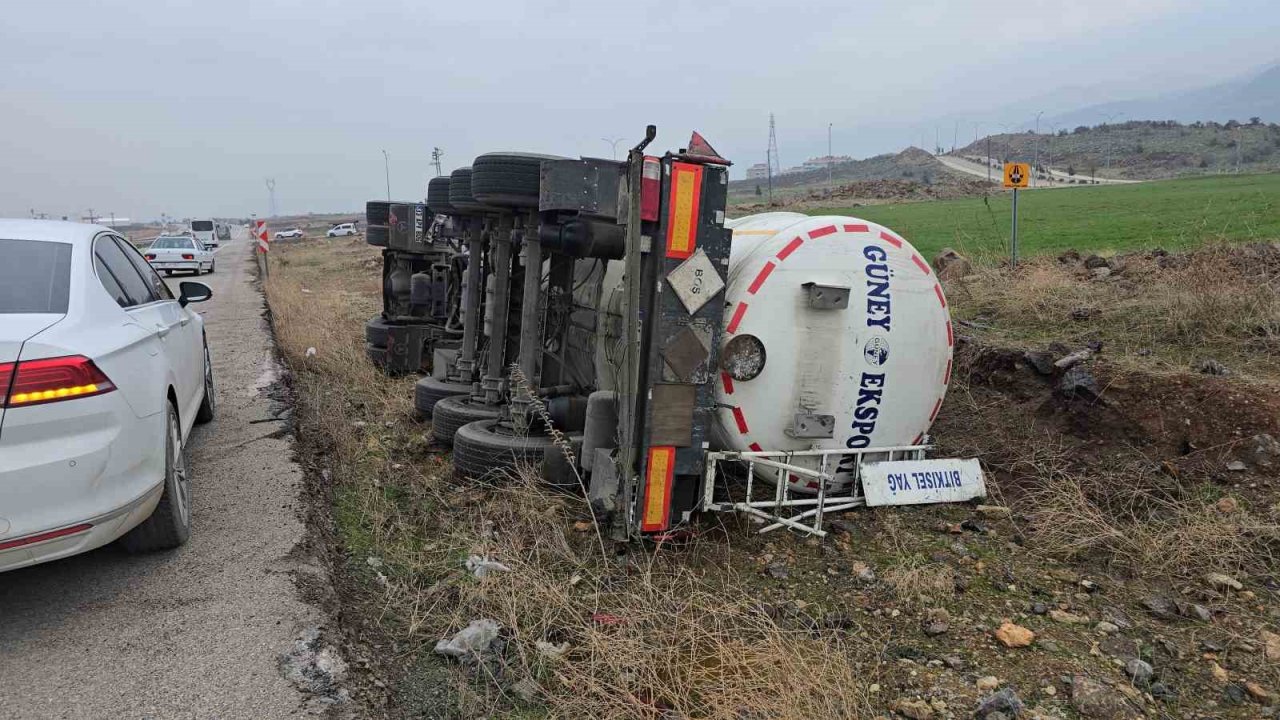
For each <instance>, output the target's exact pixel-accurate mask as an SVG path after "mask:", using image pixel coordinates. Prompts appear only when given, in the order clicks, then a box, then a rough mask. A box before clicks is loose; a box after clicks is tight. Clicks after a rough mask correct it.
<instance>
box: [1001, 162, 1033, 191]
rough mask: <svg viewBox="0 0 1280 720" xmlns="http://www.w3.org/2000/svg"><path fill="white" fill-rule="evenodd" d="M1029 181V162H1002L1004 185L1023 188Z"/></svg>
mask: <svg viewBox="0 0 1280 720" xmlns="http://www.w3.org/2000/svg"><path fill="white" fill-rule="evenodd" d="M1030 183H1031V164H1030V163H1014V162H1007V163H1005V164H1004V186H1005V187H1007V188H1024V187H1027V185H1029V184H1030Z"/></svg>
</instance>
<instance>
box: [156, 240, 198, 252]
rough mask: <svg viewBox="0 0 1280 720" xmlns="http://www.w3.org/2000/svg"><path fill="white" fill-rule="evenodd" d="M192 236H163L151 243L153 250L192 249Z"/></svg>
mask: <svg viewBox="0 0 1280 720" xmlns="http://www.w3.org/2000/svg"><path fill="white" fill-rule="evenodd" d="M192 247H193V246H192V244H191V238H176V237H162V238H156V239H155V242H153V243H151V249H152V250H190V249H191V248H192Z"/></svg>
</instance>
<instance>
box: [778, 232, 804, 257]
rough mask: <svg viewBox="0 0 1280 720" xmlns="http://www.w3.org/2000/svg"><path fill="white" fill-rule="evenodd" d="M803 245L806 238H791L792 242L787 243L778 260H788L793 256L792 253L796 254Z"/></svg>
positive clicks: (779, 252)
mask: <svg viewBox="0 0 1280 720" xmlns="http://www.w3.org/2000/svg"><path fill="white" fill-rule="evenodd" d="M803 244H804V238H802V237H800V236H799V235H797V236H796V237H793V238H791V242H789V243H787V244H786V246H785V247H783V248H782V249H781V250H779V251H778V259H779V260H786V259H787V258H788V257H789V256H790V255H791V253H793V252H795V251H796V249H797V248H799V247H800V246H801V245H803Z"/></svg>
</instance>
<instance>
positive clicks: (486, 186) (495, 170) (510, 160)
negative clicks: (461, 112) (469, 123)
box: [471, 153, 564, 208]
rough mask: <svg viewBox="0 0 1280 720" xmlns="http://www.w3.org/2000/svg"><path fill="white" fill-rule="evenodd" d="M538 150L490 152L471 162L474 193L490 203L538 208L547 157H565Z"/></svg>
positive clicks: (472, 190)
mask: <svg viewBox="0 0 1280 720" xmlns="http://www.w3.org/2000/svg"><path fill="white" fill-rule="evenodd" d="M562 159H564V158H559V157H556V156H555V155H537V154H534V153H486V154H484V155H481V156H480V157H478V158H476V159H475V162H473V163H472V164H471V195H472V196H473V197H475V199H476V200H477V201H479V202H482V203H484V204H486V205H497V206H500V207H521V208H530V207H531V208H536V207H538V187H539V184H540V177H541V173H542V161H543V160H562Z"/></svg>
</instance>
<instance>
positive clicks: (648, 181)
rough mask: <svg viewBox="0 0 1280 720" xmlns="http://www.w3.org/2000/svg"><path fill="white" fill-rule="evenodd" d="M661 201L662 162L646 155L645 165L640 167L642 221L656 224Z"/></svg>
mask: <svg viewBox="0 0 1280 720" xmlns="http://www.w3.org/2000/svg"><path fill="white" fill-rule="evenodd" d="M661 199H662V161H660V160H658V158H656V157H652V156H650V155H645V156H644V165H642V166H641V167H640V219H641V220H647V221H649V222H656V221H657V219H658V206H659V204H660V201H661Z"/></svg>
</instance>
